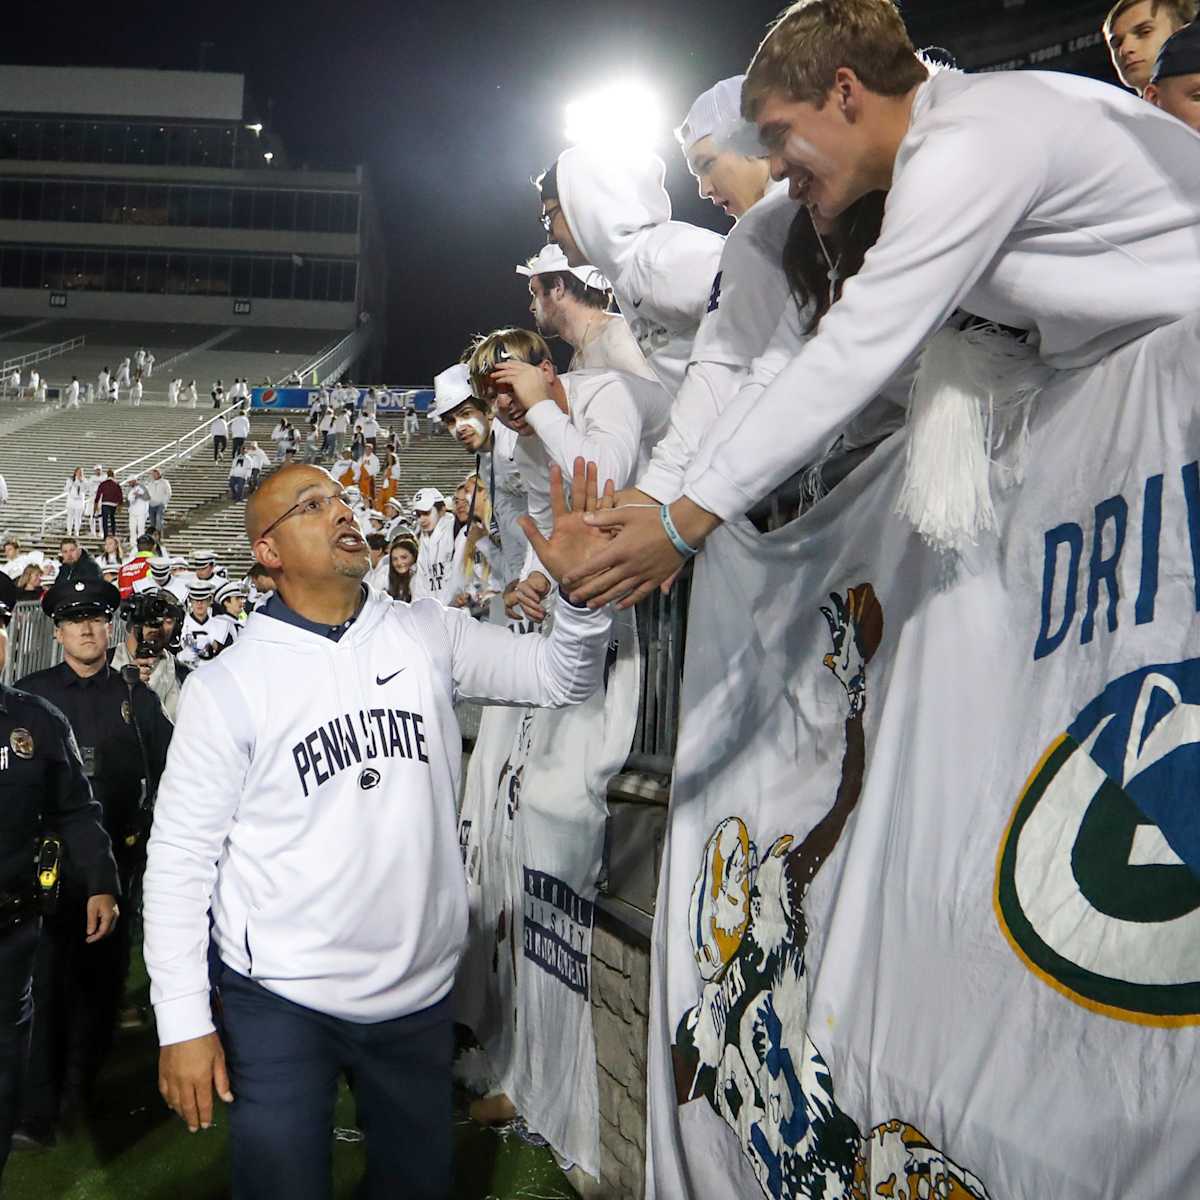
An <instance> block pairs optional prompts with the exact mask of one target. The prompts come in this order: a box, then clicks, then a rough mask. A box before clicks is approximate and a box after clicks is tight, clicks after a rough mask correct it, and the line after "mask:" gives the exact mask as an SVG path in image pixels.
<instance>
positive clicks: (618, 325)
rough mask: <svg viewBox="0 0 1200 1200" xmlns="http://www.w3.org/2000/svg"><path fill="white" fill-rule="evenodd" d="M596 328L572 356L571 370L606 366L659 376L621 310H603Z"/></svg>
mask: <svg viewBox="0 0 1200 1200" xmlns="http://www.w3.org/2000/svg"><path fill="white" fill-rule="evenodd" d="M595 328H596V332H595V334H594V335H593V336H591V337H588V338H587V340H586V341H585V342H584V343H583V345H581V346H579V347H577V348H576V350H575V353H574V354H573V355H572V356H571V365H570V367H568V368H567V369H568V370H569V371H588V370H603V369H607V370H610V371H628V372H629V374H630V375H640V376H641V377H642V378H643V379H657V378H658V376H657V375H655V373H654V369H653V368H652V367H651V366H650V364H649V363H648V362H647V361H646V356H645V355H644V354H643V353H642V348H641V347H640V346H639V345H638V344H637V338H635V337H634V336H633V331H632V330H631V329H630V328H629V322H628V321H626V320H625V318H624V317H623V316H621V314H620V313H606V314H601V316H600V318H599V320H598V321H597V325H596V327H595Z"/></svg>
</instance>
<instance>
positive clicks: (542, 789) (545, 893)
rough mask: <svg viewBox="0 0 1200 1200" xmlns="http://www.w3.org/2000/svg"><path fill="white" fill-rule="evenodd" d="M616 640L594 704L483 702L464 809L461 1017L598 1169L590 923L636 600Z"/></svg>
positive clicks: (623, 718)
mask: <svg viewBox="0 0 1200 1200" xmlns="http://www.w3.org/2000/svg"><path fill="white" fill-rule="evenodd" d="M613 641H614V646H613V648H611V649H610V652H609V664H608V669H607V671H606V673H605V687H604V688H603V689H600V690H597V691H596V692H595V693H594V694H593V695H592V696H591V698H590V699H588V700H586V701H584V702H583V703H582V704H580V705H577V706H575V707H573V708H563V709H554V710H550V709H534V708H530V709H509V710H488V711H486V712H485V713H484V717H483V719H482V720H481V722H480V730H479V738H478V740H477V742H476V745H475V750H474V753H473V755H472V759H471V765H470V768H469V771H468V775H467V786H466V791H465V794H464V798H463V806H462V811H461V814H460V818H459V843H460V845H461V846H462V848H463V857H464V862H465V864H466V869H467V890H468V898H469V904H470V924H469V933H468V941H467V950H466V953H465V954H464V957H463V961H462V965H461V966H460V969H459V975H458V984H457V988H456V994H457V997H458V999H457V1004H458V1016H459V1020H461V1021H462V1022H463V1023H464V1024H466V1025H468V1026H470V1027H471V1029H472V1030H473V1031H474V1032H475V1035H476V1037H477V1038H478V1039H479V1040H480V1042H481V1043H482V1044H483V1046H484V1048H485V1050H486V1051H487V1055H488V1059H489V1061H490V1063H491V1066H492V1070H493V1071H494V1073H495V1075H496V1077H497V1079H498V1080H499V1081H500V1087H501V1089H502V1090H503V1091H504V1093H505V1094H506V1095H507V1096H508V1097H509V1099H510V1100H512V1102H513V1104H514V1105H515V1106H516V1109H517V1111H518V1112H519V1113H520V1114H521V1116H522V1117H523V1118H524V1119H525V1121H526V1122H527V1123H528V1125H529V1127H530V1128H531V1129H533V1130H536V1131H537V1132H538V1133H539V1134H541V1136H542V1137H544V1138H545V1139H546V1140H547V1141H548V1142H549V1143H550V1145H551V1146H552V1147H553V1148H554V1150H555V1151H557V1152H558V1153H559V1154H560V1155H561V1156H562V1157H563V1158H565V1159H569V1160H570V1161H571V1162H574V1163H578V1164H579V1166H581V1167H582V1168H583V1169H584V1170H585V1171H587V1172H589V1173H590V1174H592V1175H595V1176H598V1175H599V1173H600V1120H599V1101H598V1094H597V1082H596V1050H595V1043H594V1038H593V1031H592V1010H591V952H592V928H593V923H594V913H595V902H596V894H597V889H598V886H599V882H600V872H601V865H602V859H603V853H604V826H605V820H606V817H607V815H608V805H607V800H606V796H607V790H608V782H609V780H610V779H611V778H612V776H613V774H614V773H615V772H617V771H618V770H620V768H621V767H622V766H623V765H624V762H625V759H626V757H627V756H628V754H629V747H630V744H631V742H632V740H633V732H634V726H635V724H636V720H637V702H638V693H639V686H638V680H639V674H640V662H639V658H638V646H637V636H636V629H635V626H634V623H633V616H632V614H631V613H626V614H624V615H620V614H618V615H617V617H616V619H615V620H614V624H613Z"/></svg>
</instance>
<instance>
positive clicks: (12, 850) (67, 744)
mask: <svg viewBox="0 0 1200 1200" xmlns="http://www.w3.org/2000/svg"><path fill="white" fill-rule="evenodd" d="M16 594H17V589H16V586H15V585H14V583H13V581H12V580H11V579H9V578H8V576H7V575H2V574H0V669H2V668H3V666H4V659H5V655H6V652H7V645H8V639H7V633H6V629H7V626H8V621H9V617H10V616H11V615H12V606H13V605H14V604H15V603H16ZM43 835H52V836H51V837H48V838H47V839H46V840H45V841H43V840H42V836H43ZM54 839H58V840H57V841H55V840H54ZM60 843H61V847H62V851H63V856H64V857H65V858H69V860H70V863H71V871H72V872H73V874H74V875H75V877H76V878H77V879H78V880H79V883H80V889H81V891H82V893H83V894H84V895H85V896H86V897H87V901H86V908H85V912H86V916H85V918H84V920H81V921H79V923H78V924H77V925H76V926H75V927H74V929H73V931H72V932H73V936H74V938H75V939H76V940H77V941H79V942H82V941H83V940H84V938H85V937H86V939H87V941H88V942H90V943H95V942H98V941H99V940H100V939H101V938H104V937H107V935H108V934H109V933H111V932H112V929H113V926H114V925H115V924H116V922H117V917H118V910H117V902H116V893H117V868H116V863H114V862H113V856H112V850H111V847H110V844H109V838H108V834H107V833H105V831H104V826H103V824H102V822H101V813H100V806H99V805H98V804H97V803H96V802H95V800H93V799H92V792H91V788H90V787H89V786H88V781H87V778H86V777H85V775H84V773H83V764H82V763H81V761H80V757H79V752H78V750H77V748H76V745H75V739H74V737H73V736H72V734H71V729H70V726H69V725H68V724H67V721H66V718H65V717H64V716H63V715H62V713H60V712H59V711H58V710H57V709H56V708H54V707H53V706H52V705H50V704H47V703H46V701H45V700H42V699H39V698H38V697H36V696H30V695H28V694H27V693H25V692H21V691H17V690H16V689H14V688H10V687H5V686H4V684H3V683H0V1174H2V1173H3V1170H4V1163H5V1161H6V1160H7V1158H8V1151H9V1146H10V1145H11V1142H12V1132H13V1127H14V1125H15V1124H16V1119H17V1112H18V1105H19V1098H20V1092H21V1079H22V1076H23V1074H24V1069H25V1061H26V1058H27V1056H28V1053H29V1033H30V1024H31V1016H32V1012H33V1006H32V996H31V987H30V983H31V977H32V975H33V963H34V955H35V951H36V948H37V943H38V932H39V930H40V928H41V915H42V910H43V908H44V907H47V906H48V905H49V903H50V902H51V901H52V900H53V897H54V888H55V885H56V883H57V879H56V868H55V858H56V855H57V852H58V846H59V844H60ZM39 850H40V853H39ZM39 867H41V868H42V871H41V872H39V870H38V868H39ZM76 915H77V916H78V914H76ZM85 922H86V923H85Z"/></svg>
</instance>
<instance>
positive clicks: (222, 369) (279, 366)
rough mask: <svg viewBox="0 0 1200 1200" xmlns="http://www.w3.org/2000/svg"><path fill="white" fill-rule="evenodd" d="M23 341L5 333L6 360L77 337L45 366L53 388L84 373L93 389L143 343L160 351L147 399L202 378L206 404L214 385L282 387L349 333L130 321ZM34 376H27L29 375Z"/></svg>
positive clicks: (68, 327) (91, 324)
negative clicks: (173, 384)
mask: <svg viewBox="0 0 1200 1200" xmlns="http://www.w3.org/2000/svg"><path fill="white" fill-rule="evenodd" d="M16 333H17V338H15V339H8V338H4V337H3V333H2V331H0V360H5V359H10V358H16V357H19V356H20V355H24V354H29V353H32V352H33V351H35V350H40V349H42V348H43V347H46V346H51V345H54V344H57V343H59V342H65V341H68V340H70V339H71V338H77V337H85V338H86V339H87V342H86V344H85V345H83V346H81V347H79V348H78V349H76V350H71V351H69V352H68V353H66V354H61V355H58V356H57V357H55V358H51V359H47V360H46V361H44V362H43V363H40V364H38V370H39V371H40V372H41V373H42V376H43V378H45V380H46V382H47V384H48V385H49V386H50V387H60V386H65V385H66V384H67V383H69V382H70V380H71V376H72V375H75V376H78V378H79V381H80V384H81V385H83V386H84V387H86V385H87V384H88V383H95V381H96V376H97V375H98V374H99V372H100V370H101V368H102V367H109V368H111V369H112V370H114V371H115V370H116V368H117V366H118V365H119V364H120V362H121V359H122V358H124V357H126V356H127V355H129V356H132V354H133V353H134V351H135V350H137V348H138V347H139V346H141V347H143V348H145V349H147V350H150V351H152V352H153V354H154V357H155V363H154V374H153V375H152V376H151V377H150V378H149V379H148V380H145V381H144V388H145V396H144V399H145V400H165V399H166V393H167V384H168V382H169V381H170V379H171V378H172V376H182V377H183V378H184V380H185V381H186V380H189V379H195V380H196V387H197V390H198V391H199V392H200V403H201V404H204V403H205V402H206V401H207V398H208V392H209V389H210V388H211V387H212V385H213V382H214V380H216V379H221V380H223V381H224V383H225V385H226V387H228V386H229V384H230V383H232V381H233V380H234V379H235V378H238V379H248V380H249V381H250V382H251V384H255V385H257V384H260V383H262V382H263V381H264V380H270V381H271V382H273V383H274V382H278V381H280V380H282V379H283V378H285V377H286V376H287V375H289V374H291V372H293V371H295V370H297V369H299V368H301V367H303V366H304V365H305V364H306V363H309V362H311V361H312V360H313V359H314V358H315V357H316V356H317V355H319V354H320V353H321V351H323V350H325V349H326V348H328V347H330V346H333V345H335V344H336V343H337V342H338V341H340V340H341V339H342V338H343V337H345V333H344V332H338V331H336V330H306V329H275V328H266V327H262V328H257V327H238V326H232V327H225V326H220V325H145V324H139V323H134V322H128V321H47V322H45V323H44V324H38V325H37V327H36V329H29V330H27V331H24V332H22V331H21V330H20V329H19V328H18V329H17V330H16ZM22 376H23V378H27V372H22Z"/></svg>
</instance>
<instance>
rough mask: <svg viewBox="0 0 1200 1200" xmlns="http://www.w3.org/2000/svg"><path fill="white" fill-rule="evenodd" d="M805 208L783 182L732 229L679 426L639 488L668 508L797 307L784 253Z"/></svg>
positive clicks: (681, 401) (679, 404)
mask: <svg viewBox="0 0 1200 1200" xmlns="http://www.w3.org/2000/svg"><path fill="white" fill-rule="evenodd" d="M797 209H798V205H797V204H796V202H795V201H794V200H792V199H791V198H790V197H789V196H788V189H787V185H786V184H776V185H774V186H773V187H771V188H770V189H769V190H768V192H767V194H766V195H765V196H764V197H763V198H762V199H761V200H760V201H759V202H758V203H757V204H755V205H754V206H753V207H752V208H751V209H750V210H749V211H748V212H747V213H746V214H745V215H744V216H743V217H742V219H741V220H740V221H739V222H738V223H737V224H736V225H735V226H734V227H733V228H732V229H731V230H730V231H729V233H728V235H727V236H726V238H725V248H724V250H723V251H722V253H721V263H720V270H719V271H718V273H717V278H716V282H715V283H714V284H713V289H712V296H711V298H710V300H709V305H708V312H707V313H705V315H704V320H703V321H701V322H700V328H699V330H698V331H697V333H696V340H695V342H694V343H693V345H692V355H691V362H690V363H689V364H688V371H687V375H686V376H685V377H684V381H683V386H682V387H681V388H680V389H679V394H678V395H677V396H676V397H675V403H674V404H673V405H672V406H671V423H670V427H669V429H668V430H667V432H666V433H665V434H664V435H663V437H662V439H661V440H660V441H659V442H658V444H657V445H656V446H655V447H654V453H653V455H652V456H651V459H650V463H649V464H648V466H647V467H646V470H645V471H644V472H643V473H642V474H641V476H640V477H639V479H638V484H637V486H638V488H639V489H640V490H641V491H643V492H645V493H646V494H647V495H650V496H653V497H654V498H655V499H656V500H658V501H661V502H662V503H664V504H669V503H671V501H673V500H676V499H678V497H679V496H680V494H681V493H682V492H683V479H684V475H685V473H686V472H687V469H688V466H689V465H690V464H691V461H692V458H693V456H694V455H695V453H696V450H697V448H698V447H699V445H700V443H701V442H702V441H703V440H704V435H705V434H706V433H707V432H708V430H709V428H710V427H711V426H712V424H713V422H714V421H715V420H716V419H717V417H718V416H719V415H720V414H721V413H722V412H723V411H724V410H725V408H726V407H727V405H728V404H729V402H730V400H731V399H732V398H733V396H734V395H735V394H736V393H737V391H738V389H739V387H740V386H741V385H742V384H743V383H744V382H745V380H746V377H747V374H748V372H749V370H750V365H751V363H752V362H754V360H755V359H757V358H758V357H759V356H760V355H761V354H763V353H764V352H765V351H766V349H767V347H768V345H769V344H770V339H771V337H772V332H773V331H774V330H776V329H777V327H778V326H779V323H780V320H781V319H782V317H783V314H784V312H785V310H787V309H793V310H794V309H795V308H796V304H795V301H794V300H793V299H792V296H791V290H790V288H789V287H788V282H787V276H786V275H785V274H784V272H783V266H782V258H783V248H784V245H785V243H786V242H787V236H788V230H789V229H790V228H791V224H792V219H793V217H794V216H795V215H796V212H797Z"/></svg>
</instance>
